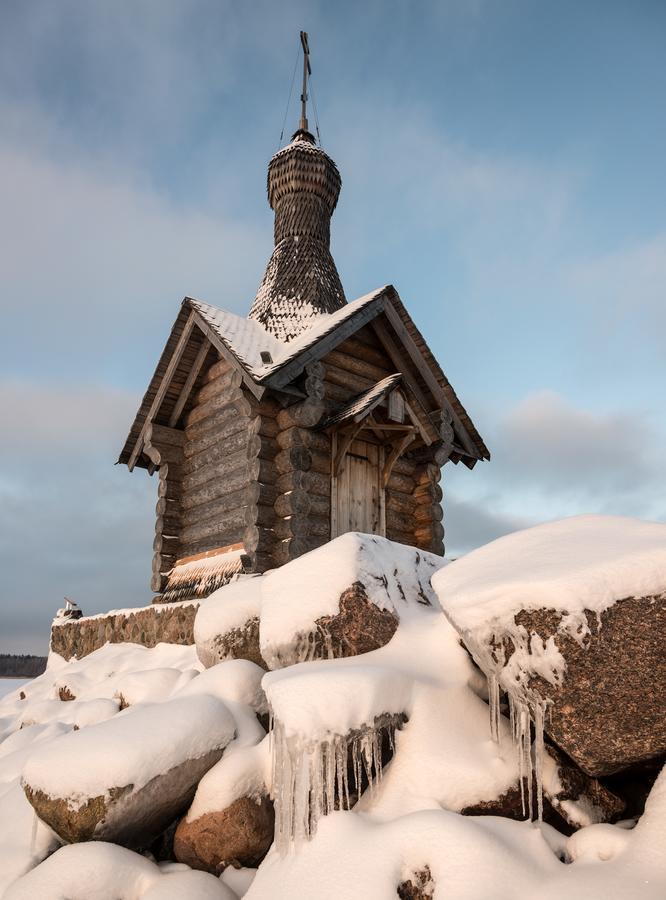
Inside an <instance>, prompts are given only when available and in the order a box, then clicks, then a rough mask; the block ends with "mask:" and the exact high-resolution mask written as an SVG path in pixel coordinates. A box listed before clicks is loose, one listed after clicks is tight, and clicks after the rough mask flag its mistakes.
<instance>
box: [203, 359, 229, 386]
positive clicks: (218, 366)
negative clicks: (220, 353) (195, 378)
mask: <svg viewBox="0 0 666 900" xmlns="http://www.w3.org/2000/svg"><path fill="white" fill-rule="evenodd" d="M230 371H232V366H231V363H230V362H229V361H228V360H226V359H223V358H221V359H218V361H217V362H215V363H213V365H212V366H211V367H210V368H209V369H208V371H207V372H206V374H205V376H204V381H205V382H209V381H215V379H216V378H220V376H222V375H224V373H225V372H230Z"/></svg>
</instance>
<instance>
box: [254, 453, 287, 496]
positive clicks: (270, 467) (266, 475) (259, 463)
mask: <svg viewBox="0 0 666 900" xmlns="http://www.w3.org/2000/svg"><path fill="white" fill-rule="evenodd" d="M247 476H248V481H260V482H261V483H262V484H275V482H276V480H277V477H278V472H277V468H276V466H275V461H274V460H271V459H262V458H261V457H255V458H254V459H250V460H248V463H247ZM279 493H281V492H279Z"/></svg>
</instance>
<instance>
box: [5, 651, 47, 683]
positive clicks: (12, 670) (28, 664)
mask: <svg viewBox="0 0 666 900" xmlns="http://www.w3.org/2000/svg"><path fill="white" fill-rule="evenodd" d="M45 669H46V657H45V656H31V655H29V654H26V653H22V654H21V655H20V656H18V655H15V654H13V653H0V678H3V677H4V678H6V677H7V676H15V677H17V678H35V676H37V675H41V674H42V672H43V671H44V670H45Z"/></svg>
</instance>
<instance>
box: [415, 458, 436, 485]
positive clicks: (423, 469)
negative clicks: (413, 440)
mask: <svg viewBox="0 0 666 900" xmlns="http://www.w3.org/2000/svg"><path fill="white" fill-rule="evenodd" d="M414 478H415V479H416V483H417V484H428V483H431V484H436V483H437V482H438V481H441V478H442V470H441V468H440V467H439V466H437V465H435V464H434V463H426V465H425V466H419V468H418V469H417V471H416V472H415V473H414Z"/></svg>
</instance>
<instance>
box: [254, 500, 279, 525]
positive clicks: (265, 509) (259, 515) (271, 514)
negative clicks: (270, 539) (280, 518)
mask: <svg viewBox="0 0 666 900" xmlns="http://www.w3.org/2000/svg"><path fill="white" fill-rule="evenodd" d="M247 509H248V516H247V525H256V526H257V527H258V528H272V527H273V525H274V524H275V519H276V516H275V509H274V508H273V503H271V504H270V505H269V504H268V503H258V504H257V505H256V506H248V508H247Z"/></svg>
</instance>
